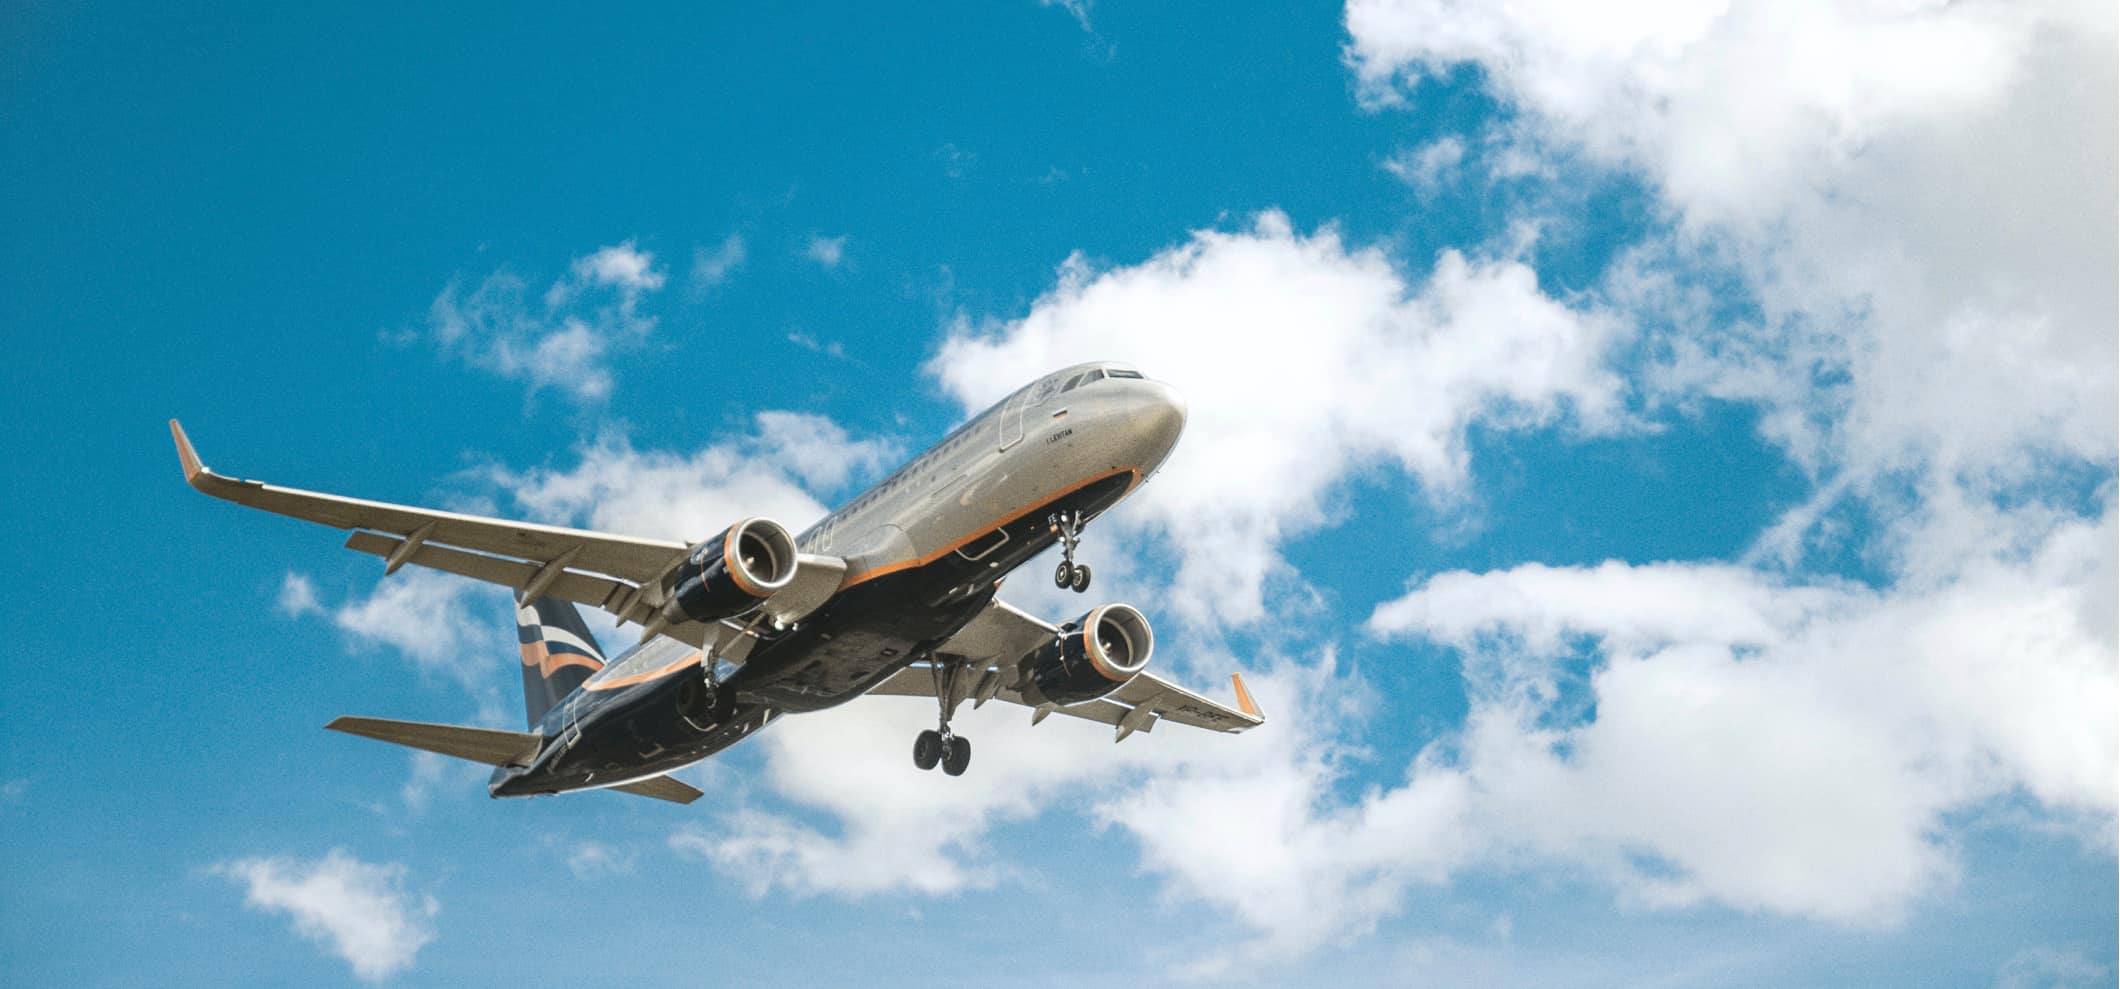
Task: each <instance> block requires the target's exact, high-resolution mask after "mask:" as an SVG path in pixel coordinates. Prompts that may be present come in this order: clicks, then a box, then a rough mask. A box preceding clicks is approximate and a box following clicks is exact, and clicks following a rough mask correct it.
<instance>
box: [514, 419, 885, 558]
mask: <svg viewBox="0 0 2120 989" xmlns="http://www.w3.org/2000/svg"><path fill="white" fill-rule="evenodd" d="M755 425H756V429H755V431H754V432H753V433H752V434H751V435H749V436H744V437H738V438H734V439H731V440H728V441H725V442H721V443H716V444H713V445H710V446H707V447H704V448H702V449H700V450H698V451H696V452H694V453H691V454H680V453H671V452H664V451H652V450H651V451H641V450H636V449H634V447H633V445H632V443H631V442H630V441H629V440H627V439H626V438H624V437H622V436H618V435H615V434H614V435H607V436H605V437H603V438H602V439H600V440H598V441H597V443H596V444H595V445H594V446H590V447H586V448H584V449H583V450H581V459H580V462H579V463H578V464H576V465H575V466H574V467H573V468H571V469H566V470H555V469H549V468H539V469H533V470H529V471H522V472H517V471H513V470H509V469H507V468H494V469H493V470H492V471H491V472H490V477H491V479H492V480H493V481H494V483H496V484H498V485H499V486H500V487H502V488H503V489H505V490H506V491H507V492H508V493H509V495H510V496H511V497H512V498H513V499H514V500H515V501H516V503H517V504H519V505H521V506H522V507H523V508H524V509H525V510H526V511H527V512H528V513H529V514H530V515H531V516H532V517H534V518H538V519H543V520H548V521H555V522H564V523H568V524H582V525H587V526H589V527H590V528H593V529H597V530H601V531H607V532H618V533H625V534H627V535H635V536H647V537H661V538H668V539H681V540H698V539H704V538H706V537H708V536H711V535H713V534H714V533H716V532H720V531H721V530H722V529H724V528H726V527H728V526H729V525H730V524H732V523H734V522H736V521H738V520H739V519H744V518H748V517H750V516H753V515H765V516H769V517H771V518H773V519H774V520H776V521H778V522H780V523H781V524H783V525H786V526H788V527H789V528H790V529H793V530H795V531H798V532H799V531H801V530H802V529H803V528H804V527H806V526H808V525H809V524H810V523H811V522H814V521H816V520H817V519H819V518H822V517H823V516H824V512H825V507H824V505H823V504H822V503H820V502H819V501H818V500H817V498H816V497H815V496H814V495H812V494H811V493H810V492H809V490H807V489H806V488H805V485H809V486H813V487H816V488H818V489H820V490H823V489H830V488H834V487H837V486H839V485H841V484H844V483H846V482H847V481H848V480H849V479H850V478H852V477H855V476H857V475H859V474H862V473H864V472H875V471H876V470H878V469H879V468H880V467H881V466H882V465H883V464H884V463H885V462H886V461H887V460H889V459H890V458H892V457H894V456H895V455H896V454H897V448H896V447H895V446H894V445H893V444H890V443H888V442H884V441H881V440H855V439H852V438H850V437H849V436H848V435H847V433H846V431H845V430H844V429H842V428H840V427H839V426H838V424H836V423H834V422H832V421H831V420H829V419H826V418H824V417H822V416H815V415H808V414H804V413H795V412H771V411H768V412H761V413H759V414H758V416H757V418H756V420H755Z"/></svg>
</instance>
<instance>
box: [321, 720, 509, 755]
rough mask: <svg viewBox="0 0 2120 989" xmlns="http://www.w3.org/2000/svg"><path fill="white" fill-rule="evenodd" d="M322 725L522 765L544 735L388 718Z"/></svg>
mask: <svg viewBox="0 0 2120 989" xmlns="http://www.w3.org/2000/svg"><path fill="white" fill-rule="evenodd" d="M324 727H326V728H329V729H331V730H332V731H342V732H345V733H346V734H348V735H359V736H361V737H363V738H373V739H375V740H376V741H379V742H389V743H390V744H392V745H404V746H408V747H410V748H415V749H424V750H426V751H428V752H435V753H440V754H441V755H446V756H453V757H455V758H458V759H468V760H470V761H472V762H482V763H485V764H486V765H488V766H523V765H528V764H529V762H530V760H531V759H533V758H535V757H536V756H537V750H538V747H539V746H541V745H543V744H544V738H543V737H542V736H539V735H536V734H534V733H531V732H525V731H501V730H499V729H497V728H470V727H466V726H463V725H437V724H430V723H428V722H425V721H393V720H391V719H389V718H334V719H332V722H331V723H330V724H328V725H325V726H324Z"/></svg>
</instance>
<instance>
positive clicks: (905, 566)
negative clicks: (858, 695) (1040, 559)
mask: <svg viewBox="0 0 2120 989" xmlns="http://www.w3.org/2000/svg"><path fill="white" fill-rule="evenodd" d="M1121 474H1132V475H1133V476H1134V480H1133V482H1132V483H1131V484H1128V485H1127V486H1126V491H1124V492H1122V493H1120V495H1119V497H1121V498H1124V497H1126V495H1128V494H1131V493H1132V492H1133V490H1134V488H1136V487H1138V486H1139V485H1140V484H1141V469H1140V468H1138V467H1119V468H1116V469H1113V470H1108V471H1105V472H1103V473H1101V474H1092V475H1090V476H1089V477H1086V478H1084V479H1082V480H1080V481H1077V482H1075V483H1073V484H1071V485H1068V486H1067V487H1064V488H1061V489H1060V490H1058V491H1055V492H1053V493H1052V494H1049V495H1045V496H1043V497H1039V498H1035V499H1032V500H1030V501H1027V502H1024V503H1023V504H1021V505H1018V506H1016V507H1015V508H1012V509H1010V510H1009V511H1007V512H1005V513H1003V514H1001V515H999V516H996V517H995V518H994V520H993V521H991V522H988V523H987V524H985V525H982V526H977V527H975V528H973V529H972V531H971V532H969V533H966V534H965V535H964V536H962V537H960V538H958V539H957V540H956V541H955V542H952V543H950V544H948V545H946V546H944V547H942V548H941V549H938V550H936V551H934V552H932V553H929V554H928V555H926V556H920V557H914V558H913V559H910V560H900V561H898V562H896V563H886V564H884V565H883V566H880V567H874V568H871V569H868V570H863V571H860V572H858V573H849V574H847V576H846V579H844V580H841V581H840V582H839V589H840V590H842V591H844V590H846V589H847V588H849V587H853V586H854V585H856V584H860V583H865V582H867V581H871V580H875V579H876V578H878V577H883V576H886V575H889V574H894V573H897V572H899V571H901V570H911V569H914V568H916V567H924V566H927V565H928V564H930V563H933V562H935V561H936V560H939V559H942V558H943V557H945V556H948V555H949V554H950V553H952V552H955V551H956V550H959V549H962V548H964V546H965V545H966V544H968V543H970V542H971V541H972V540H974V539H977V538H979V537H980V536H983V535H986V534H987V533H988V532H991V531H993V530H994V529H995V528H997V527H999V526H1000V525H1002V524H1003V523H1005V522H1008V521H1009V520H1011V519H1014V518H1016V517H1018V516H1020V515H1022V514H1023V513H1025V512H1028V511H1031V510H1032V509H1035V508H1037V507H1038V506H1039V505H1043V504H1046V503H1048V502H1052V501H1057V500H1059V499H1061V498H1065V497H1067V496H1068V495H1071V494H1074V493H1075V492H1077V491H1080V490H1082V489H1083V488H1086V487H1089V486H1090V485H1092V484H1095V483H1097V482H1098V481H1102V480H1104V479H1106V478H1110V477H1117V476H1119V475H1121Z"/></svg>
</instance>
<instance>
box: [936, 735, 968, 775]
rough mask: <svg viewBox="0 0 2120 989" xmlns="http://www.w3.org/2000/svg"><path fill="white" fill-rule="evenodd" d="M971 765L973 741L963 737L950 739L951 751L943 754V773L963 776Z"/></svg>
mask: <svg viewBox="0 0 2120 989" xmlns="http://www.w3.org/2000/svg"><path fill="white" fill-rule="evenodd" d="M971 764H972V742H971V739H968V738H965V737H964V736H963V735H959V736H957V737H956V738H953V739H950V744H949V751H947V752H944V753H943V754H942V771H943V772H945V773H948V774H950V775H951V776H963V775H964V770H965V769H966V768H967V767H969V766H970V765H971Z"/></svg>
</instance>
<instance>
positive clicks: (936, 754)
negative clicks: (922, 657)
mask: <svg viewBox="0 0 2120 989" xmlns="http://www.w3.org/2000/svg"><path fill="white" fill-rule="evenodd" d="M928 670H929V671H930V672H931V673H933V674H934V678H935V702H936V704H937V705H938V706H940V707H941V709H942V711H941V714H940V716H939V717H937V718H936V727H934V728H930V729H928V730H927V731H923V732H921V733H920V734H919V735H918V736H917V737H915V738H914V739H913V765H915V766H918V767H920V768H921V769H923V770H927V769H933V768H935V765H936V764H937V763H940V764H941V765H942V771H943V772H945V773H948V774H950V775H951V776H962V775H964V770H965V769H966V767H969V766H970V765H971V764H972V742H971V739H968V738H965V737H963V736H961V735H958V734H957V733H955V732H953V731H950V713H951V712H950V709H951V708H953V707H956V706H957V705H956V703H955V702H956V700H957V678H958V677H959V676H962V675H963V674H964V664H963V663H944V662H941V661H938V660H936V659H934V658H933V657H929V659H928Z"/></svg>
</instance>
